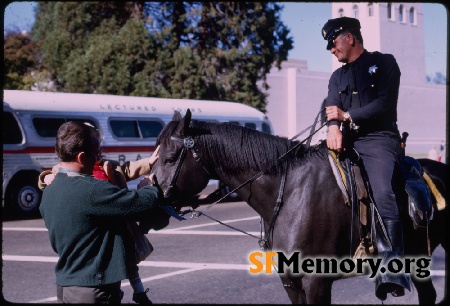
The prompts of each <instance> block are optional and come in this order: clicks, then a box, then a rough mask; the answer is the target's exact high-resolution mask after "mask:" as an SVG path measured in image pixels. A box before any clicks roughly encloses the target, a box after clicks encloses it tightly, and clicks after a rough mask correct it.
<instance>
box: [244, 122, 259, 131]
mask: <svg viewBox="0 0 450 306" xmlns="http://www.w3.org/2000/svg"><path fill="white" fill-rule="evenodd" d="M244 126H245V127H246V128H249V129H252V130H256V124H254V123H253V122H246V123H245V124H244Z"/></svg>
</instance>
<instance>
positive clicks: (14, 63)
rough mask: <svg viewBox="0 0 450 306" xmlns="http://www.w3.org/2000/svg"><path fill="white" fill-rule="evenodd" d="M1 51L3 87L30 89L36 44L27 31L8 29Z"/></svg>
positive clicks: (36, 49) (35, 60)
mask: <svg viewBox="0 0 450 306" xmlns="http://www.w3.org/2000/svg"><path fill="white" fill-rule="evenodd" d="M3 52H4V62H3V65H4V66H3V67H4V74H3V86H4V88H5V89H27V90H29V89H31V85H32V81H31V79H30V74H31V71H32V68H33V67H34V66H36V64H37V63H36V62H37V59H36V57H37V55H36V53H37V52H38V44H37V43H36V42H33V41H32V40H31V37H30V35H29V33H27V32H23V33H21V32H16V31H9V32H7V33H6V35H5V39H4V45H3Z"/></svg>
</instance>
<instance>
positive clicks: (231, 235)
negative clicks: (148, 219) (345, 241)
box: [2, 202, 445, 304]
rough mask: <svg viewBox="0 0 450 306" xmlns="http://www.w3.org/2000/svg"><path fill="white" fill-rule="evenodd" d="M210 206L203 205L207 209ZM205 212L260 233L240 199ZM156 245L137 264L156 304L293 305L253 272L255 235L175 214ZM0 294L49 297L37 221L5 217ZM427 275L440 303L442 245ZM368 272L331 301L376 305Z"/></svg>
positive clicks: (51, 258)
mask: <svg viewBox="0 0 450 306" xmlns="http://www.w3.org/2000/svg"><path fill="white" fill-rule="evenodd" d="M206 207H207V206H201V207H200V208H199V209H200V210H201V209H204V208H206ZM207 214H208V215H210V216H212V217H214V218H216V219H218V220H221V221H223V222H226V223H228V224H230V225H232V226H235V227H237V228H239V229H242V230H245V231H248V232H250V233H251V234H253V235H255V236H258V235H259V232H260V222H259V218H258V216H257V215H256V213H255V212H254V211H253V210H252V209H251V208H250V207H249V206H248V205H246V204H245V203H243V202H235V203H221V204H217V205H215V206H213V207H211V208H210V209H209V210H208V211H207ZM148 237H149V239H150V241H151V242H152V244H153V246H154V247H155V251H154V252H153V253H152V255H150V257H149V258H148V259H147V260H146V261H144V262H142V263H141V264H140V274H141V278H142V280H143V282H144V286H145V287H148V288H150V292H149V294H150V297H151V299H152V300H153V302H154V303H163V304H290V301H289V299H288V298H287V295H286V293H285V291H284V289H283V288H282V285H281V282H280V280H279V278H278V276H277V275H276V274H270V275H265V274H258V275H252V274H250V273H249V272H248V271H249V267H250V266H251V264H250V263H249V261H248V254H249V253H251V252H253V251H259V247H258V243H257V239H256V238H254V237H251V236H247V235H244V234H241V233H239V232H237V231H233V230H231V229H229V228H227V227H225V226H223V225H220V224H217V223H216V222H214V221H212V220H210V219H208V218H207V217H204V216H203V217H200V218H198V219H192V220H188V221H178V220H175V219H173V220H172V221H171V223H170V225H169V226H168V227H167V228H166V229H164V230H161V231H158V232H150V234H149V235H148ZM2 251H3V255H2V257H3V258H2V259H3V273H2V282H3V292H2V293H3V296H4V298H5V299H6V300H7V301H10V302H14V303H30V302H31V303H54V302H55V301H56V294H55V286H54V280H55V277H54V272H53V268H54V264H55V261H56V260H57V257H56V256H55V254H54V252H53V251H52V249H51V248H50V245H49V242H48V236H47V232H46V229H45V226H44V224H43V221H42V220H41V219H35V220H23V221H6V222H3V245H2ZM432 269H433V273H434V276H432V278H433V281H434V283H435V286H436V288H437V292H438V301H440V300H442V299H443V297H444V293H445V291H444V285H445V282H444V281H445V277H444V274H445V253H444V251H443V250H442V249H441V248H440V249H438V250H437V251H436V252H435V254H434V256H433V259H432ZM122 289H123V290H124V292H125V296H124V299H123V303H133V302H132V301H131V297H132V291H131V288H130V286H129V284H128V282H127V281H124V282H123V283H122ZM373 290H374V284H373V282H372V281H371V280H370V279H368V278H367V277H364V276H362V277H354V278H349V279H345V280H340V281H337V282H335V283H334V286H333V295H332V303H333V304H381V303H380V301H379V300H378V299H377V298H376V297H375V296H374V293H373ZM416 295H417V294H416V292H415V289H414V290H413V292H411V293H409V292H407V294H406V295H405V296H404V297H402V298H395V299H394V298H392V297H389V298H388V299H387V300H386V301H385V304H392V303H395V304H417V297H416Z"/></svg>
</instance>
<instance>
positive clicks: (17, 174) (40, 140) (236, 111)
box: [2, 90, 272, 217]
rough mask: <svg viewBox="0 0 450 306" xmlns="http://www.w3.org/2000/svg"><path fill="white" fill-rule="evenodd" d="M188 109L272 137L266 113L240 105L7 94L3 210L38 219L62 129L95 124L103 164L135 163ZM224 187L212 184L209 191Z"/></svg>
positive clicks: (197, 116) (195, 115) (200, 116)
mask: <svg viewBox="0 0 450 306" xmlns="http://www.w3.org/2000/svg"><path fill="white" fill-rule="evenodd" d="M188 108H189V109H190V110H191V112H192V118H193V119H197V120H207V121H217V122H229V123H231V124H239V125H242V126H245V127H248V128H252V129H256V130H259V131H262V132H266V133H272V125H271V123H270V121H269V120H268V118H267V117H266V116H265V115H264V114H263V113H262V112H260V111H258V110H256V109H254V108H252V107H249V106H246V105H243V104H240V103H233V102H219V101H200V100H186V99H160V98H148V97H125V96H113V95H99V94H72V93H54V92H37V91H16V90H4V91H3V194H2V209H3V210H4V212H6V213H7V214H8V215H13V216H15V217H21V216H25V215H37V214H38V210H39V204H40V199H41V191H40V190H39V189H38V187H37V181H38V175H39V173H40V172H42V171H43V170H47V169H51V167H52V166H54V165H56V164H57V163H58V158H57V157H56V154H55V140H56V132H57V129H58V128H59V126H60V125H61V124H62V123H64V122H66V121H70V120H77V121H83V122H90V123H91V124H93V125H94V126H95V127H96V128H98V129H99V130H100V133H101V134H102V136H103V141H102V148H103V157H104V158H106V159H114V160H118V161H120V162H125V161H128V160H130V161H134V160H138V159H140V158H145V157H148V156H150V155H151V153H152V152H153V150H154V149H155V144H156V139H157V137H158V135H159V133H160V132H161V130H162V129H163V127H164V126H165V125H166V124H167V123H168V122H169V121H170V120H171V119H172V116H173V114H174V111H175V110H177V111H179V112H181V114H182V115H184V114H185V112H186V110H187V109H188ZM137 182H138V180H136V181H134V183H133V182H130V183H131V184H130V185H129V187H130V186H136V184H137ZM220 184H221V183H220V182H218V181H214V180H212V181H211V182H210V185H209V189H208V191H212V190H214V189H215V188H218V187H219V186H220ZM130 188H131V187H130ZM213 188H214V189H213ZM226 190H227V189H226V188H225V191H226ZM205 192H206V191H205Z"/></svg>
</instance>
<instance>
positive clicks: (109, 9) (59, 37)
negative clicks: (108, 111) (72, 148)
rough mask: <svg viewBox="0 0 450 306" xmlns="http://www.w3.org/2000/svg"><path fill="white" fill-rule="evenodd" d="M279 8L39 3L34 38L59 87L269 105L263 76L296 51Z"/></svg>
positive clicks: (229, 4) (268, 5)
mask: <svg viewBox="0 0 450 306" xmlns="http://www.w3.org/2000/svg"><path fill="white" fill-rule="evenodd" d="M281 9H282V7H281V6H279V5H278V4H275V3H274V2H145V3H144V2H39V3H38V6H37V11H36V22H35V25H34V27H33V37H34V39H35V40H36V41H39V42H41V44H42V47H41V53H42V61H41V64H42V65H43V66H44V67H46V68H47V69H48V71H49V72H50V73H51V74H52V76H53V78H54V79H55V80H56V81H57V84H58V85H59V86H60V88H59V90H61V91H70V92H85V93H105V94H120V95H140V96H154V97H173V98H190V99H204V100H225V101H236V102H241V103H245V104H247V105H251V106H253V107H256V108H259V109H260V110H263V111H264V109H265V105H266V103H267V101H266V93H265V92H264V91H266V90H267V89H268V88H269V87H268V84H267V83H266V82H265V80H266V75H267V73H269V71H270V69H271V67H272V66H273V65H275V66H276V67H278V68H280V65H281V62H282V61H285V60H287V55H288V52H289V50H291V49H292V38H290V37H289V29H288V28H287V27H286V26H285V25H284V24H283V23H282V22H281V20H280V16H279V14H280V11H281ZM259 81H262V84H263V85H262V86H263V88H262V89H261V88H260V87H259V86H257V82H259Z"/></svg>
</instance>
